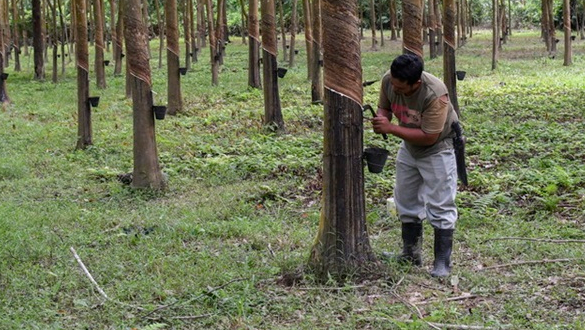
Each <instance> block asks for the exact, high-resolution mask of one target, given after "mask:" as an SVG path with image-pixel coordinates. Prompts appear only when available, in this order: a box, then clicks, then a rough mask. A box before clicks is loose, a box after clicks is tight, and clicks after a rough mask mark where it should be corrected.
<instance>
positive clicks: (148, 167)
mask: <svg viewBox="0 0 585 330" xmlns="http://www.w3.org/2000/svg"><path fill="white" fill-rule="evenodd" d="M124 16H125V17H124V22H125V24H124V36H125V39H126V52H127V53H128V61H127V64H128V68H127V70H128V71H130V73H131V77H132V79H131V86H132V118H133V131H134V145H133V153H134V169H133V171H132V185H131V186H132V188H138V189H152V190H161V189H164V188H165V186H166V183H165V180H164V178H163V174H162V171H161V169H160V165H159V161H158V152H157V147H156V132H155V127H154V115H153V111H152V105H153V97H152V81H151V72H150V65H149V62H148V58H149V53H148V48H149V45H148V34H147V33H148V31H147V28H146V25H145V23H144V22H143V21H142V19H141V18H142V14H141V10H140V0H124Z"/></svg>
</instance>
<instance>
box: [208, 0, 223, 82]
mask: <svg viewBox="0 0 585 330" xmlns="http://www.w3.org/2000/svg"><path fill="white" fill-rule="evenodd" d="M205 7H206V11H207V26H208V29H209V30H208V31H209V56H210V57H211V84H212V85H214V86H217V85H218V84H219V57H220V55H219V50H218V49H217V40H216V38H217V36H216V33H215V28H214V27H213V6H212V3H211V0H207V2H206V3H205Z"/></svg>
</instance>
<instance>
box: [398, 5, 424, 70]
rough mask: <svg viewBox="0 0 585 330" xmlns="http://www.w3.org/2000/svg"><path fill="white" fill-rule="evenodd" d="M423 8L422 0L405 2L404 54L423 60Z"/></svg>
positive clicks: (403, 20) (403, 10)
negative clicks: (416, 56)
mask: <svg viewBox="0 0 585 330" xmlns="http://www.w3.org/2000/svg"><path fill="white" fill-rule="evenodd" d="M422 7H423V3H422V1H421V0H403V1H402V12H403V19H402V22H403V23H402V24H403V36H404V40H403V42H402V51H403V53H405V54H406V53H411V54H414V55H418V56H419V57H420V58H421V59H422V58H423V42H422Z"/></svg>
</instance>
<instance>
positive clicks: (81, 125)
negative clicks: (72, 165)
mask: <svg viewBox="0 0 585 330" xmlns="http://www.w3.org/2000/svg"><path fill="white" fill-rule="evenodd" d="M86 5H87V1H86V0H75V3H74V12H75V65H76V67H77V146H76V149H85V148H87V147H88V146H90V145H92V128H91V107H90V104H89V47H88V44H87V38H88V35H87V6H86ZM35 52H36V50H35Z"/></svg>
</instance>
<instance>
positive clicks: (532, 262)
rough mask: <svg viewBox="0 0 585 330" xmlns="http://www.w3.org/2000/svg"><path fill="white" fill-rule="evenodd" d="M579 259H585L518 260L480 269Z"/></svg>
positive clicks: (576, 259) (575, 259)
mask: <svg viewBox="0 0 585 330" xmlns="http://www.w3.org/2000/svg"><path fill="white" fill-rule="evenodd" d="M578 260H584V259H583V258H570V259H543V260H528V261H518V262H511V263H508V264H501V265H495V266H489V267H485V268H482V269H480V271H482V270H491V269H497V268H505V267H511V266H519V265H535V264H549V263H556V262H571V261H578Z"/></svg>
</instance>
